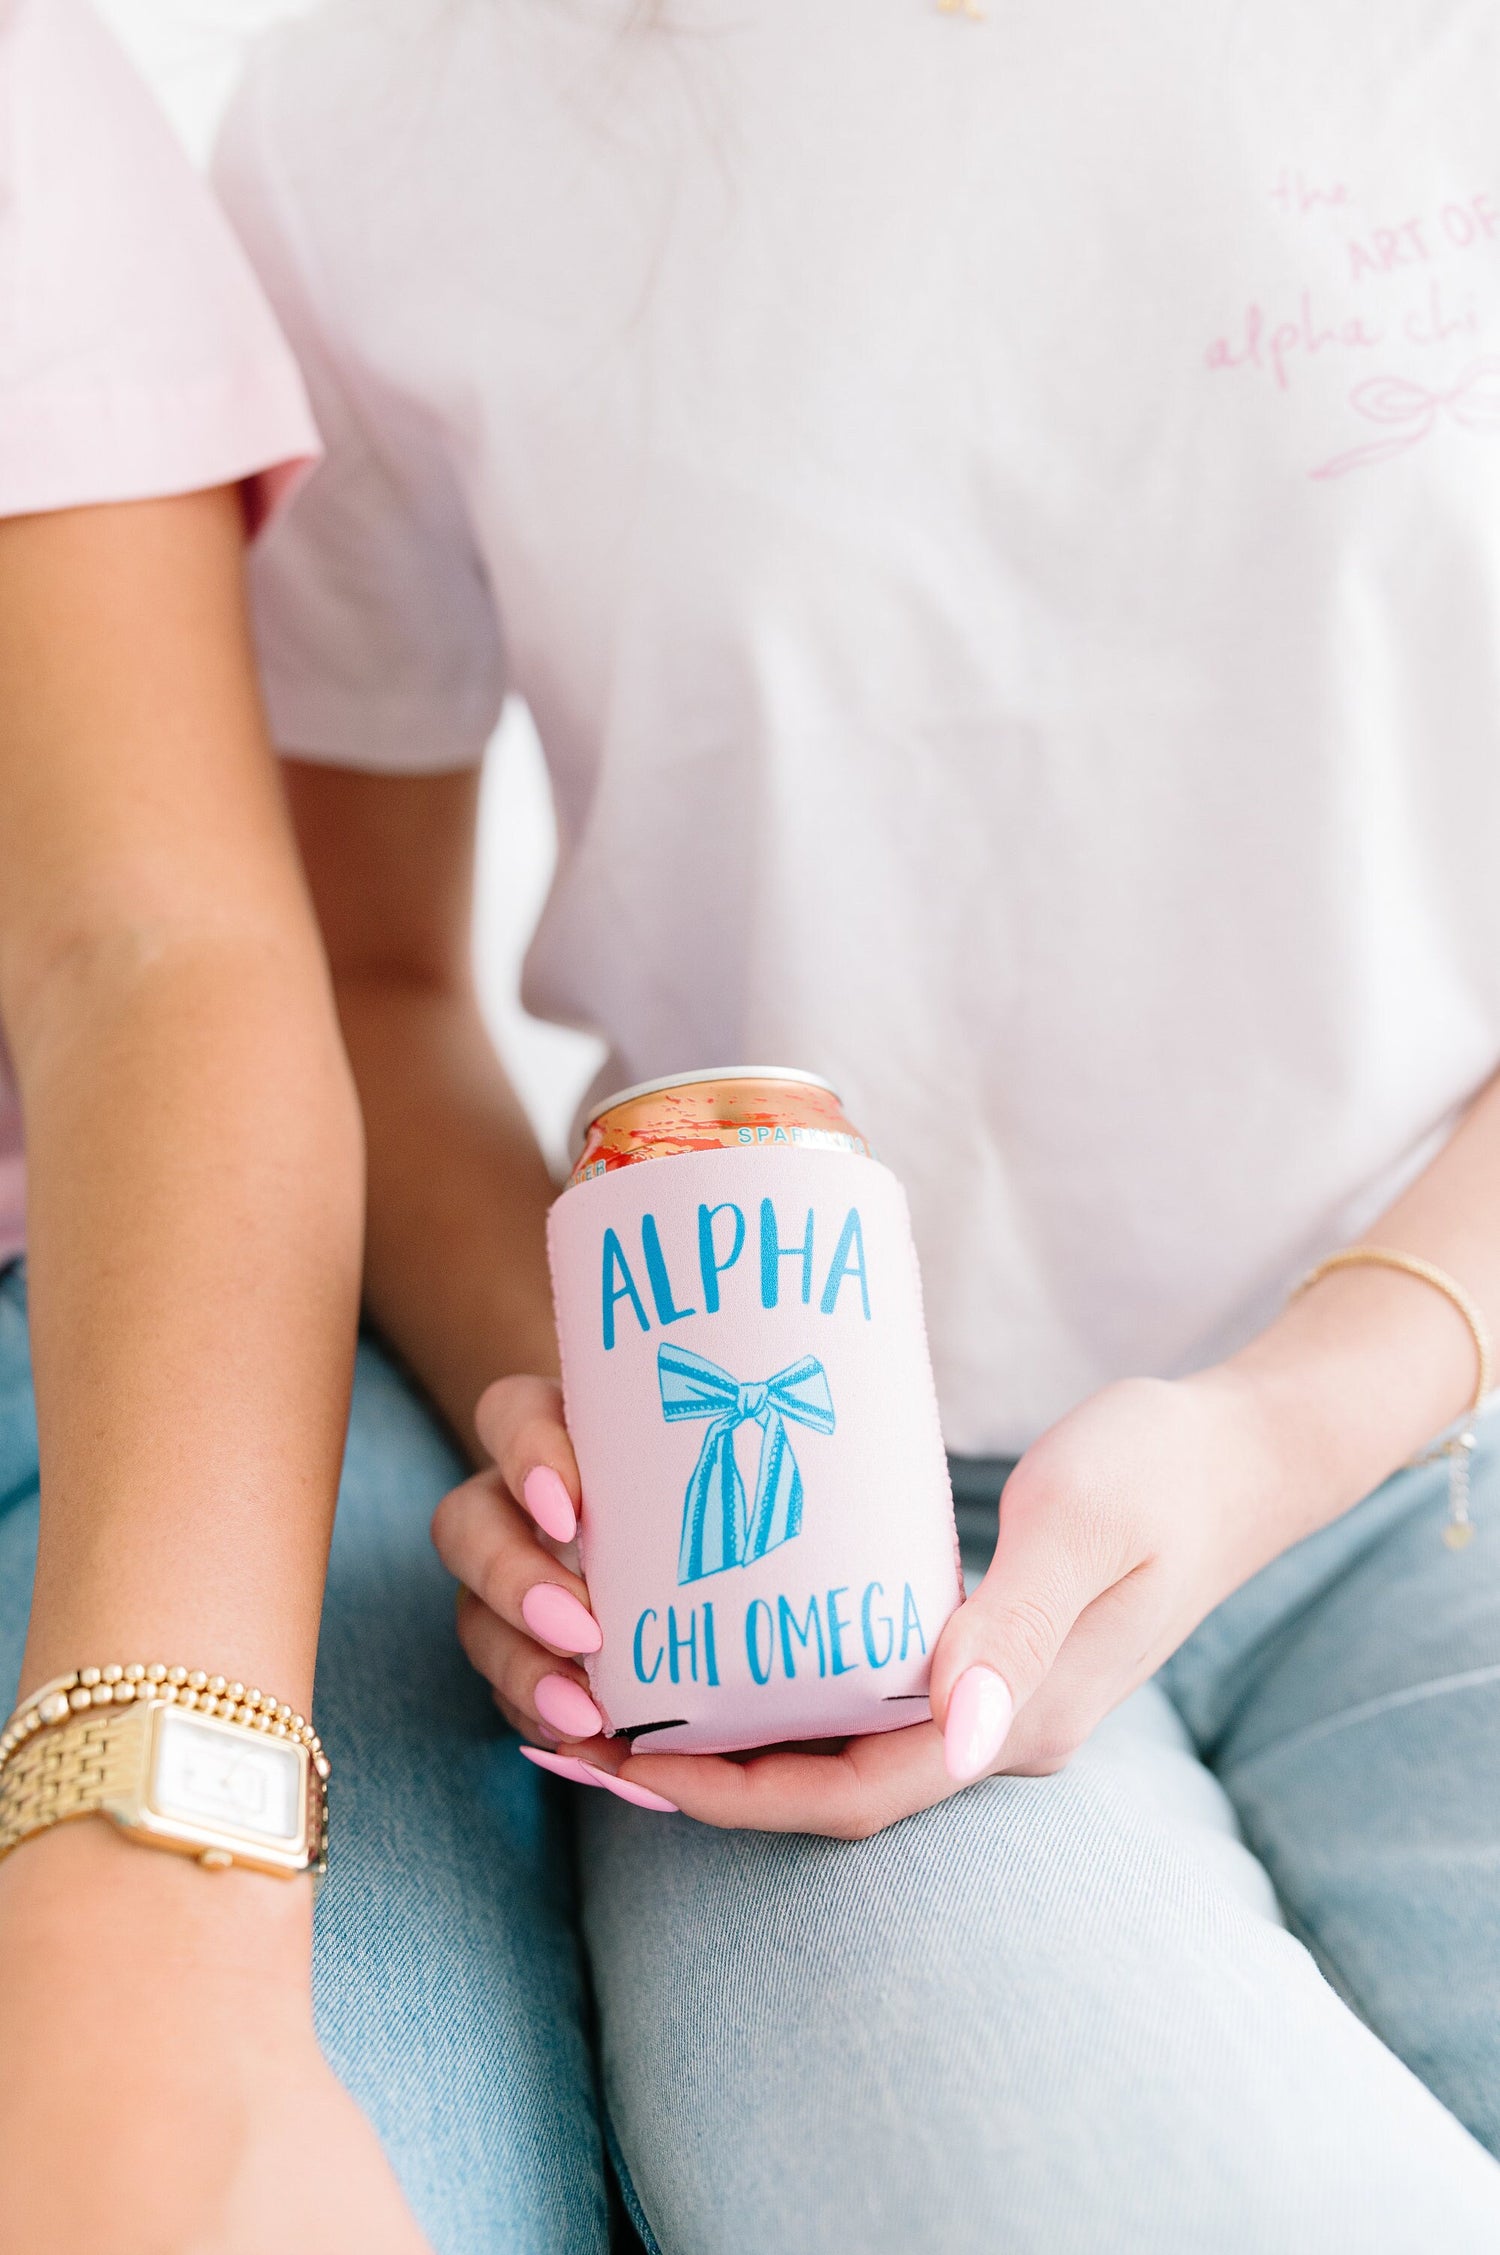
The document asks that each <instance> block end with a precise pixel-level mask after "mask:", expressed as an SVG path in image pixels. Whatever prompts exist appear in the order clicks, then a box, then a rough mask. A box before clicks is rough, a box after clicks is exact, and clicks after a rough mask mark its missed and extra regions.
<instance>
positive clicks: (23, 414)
mask: <svg viewBox="0 0 1500 2255" xmlns="http://www.w3.org/2000/svg"><path fill="white" fill-rule="evenodd" d="M317 450H318V441H317V433H316V431H315V429H314V427H313V421H312V416H311V412H310V410H309V408H308V405H307V399H306V396H305V394H304V391H303V388H302V382H301V378H300V377H299V375H298V373H297V369H296V366H295V364H294V362H293V360H292V357H291V354H290V352H289V351H288V349H287V347H286V345H285V343H284V342H283V340H282V338H281V335H280V332H279V331H278V329H277V327H276V324H275V321H274V319H273V318H272V315H271V313H270V311H269V309H268V308H267V306H266V304H265V301H264V299H263V298H262V296H261V294H260V291H259V288H258V286H257V285H256V282H255V280H254V278H253V276H252V275H251V273H250V270H249V268H248V266H247V264H246V262H245V258H244V255H243V253H242V252H241V250H240V248H239V245H238V243H237V242H236V241H235V238H234V237H233V235H232V234H231V232H230V230H229V228H228V226H227V224H226V223H225V221H224V219H223V217H222V215H221V214H220V212H219V209H218V207H217V205H216V204H215V203H214V201H213V198H212V196H211V195H210V193H209V191H208V189H207V187H206V186H205V185H204V184H203V182H202V181H201V180H200V179H199V178H198V176H197V174H196V173H195V172H194V171H193V168H192V166H191V164H190V163H189V162H188V159H187V157H186V156H185V155H184V154H183V152H182V150H181V149H180V148H179V146H178V144H177V142H176V140H175V139H174V137H173V135H172V133H171V131H170V129H169V128H168V126H167V125H166V123H165V122H164V120H163V119H162V118H161V116H160V115H159V113H158V111H157V109H156V106H155V103H154V102H153V100H152V97H151V95H150V94H149V93H148V91H147V90H146V88H145V87H144V86H143V85H142V84H141V82H140V80H139V79H138V78H137V76H136V74H135V72H134V71H133V69H132V68H131V66H130V64H129V63H128V62H127V61H126V59H125V57H124V56H123V55H122V54H121V52H120V50H119V49H118V47H117V46H116V45H115V43H114V41H113V40H112V39H111V37H110V36H109V34H108V33H107V32H106V31H105V30H104V28H103V26H102V25H101V24H100V23H99V22H98V21H97V19H96V18H95V17H94V16H93V15H92V14H91V13H90V12H89V10H88V8H87V7H86V6H85V5H84V4H83V0H0V516H18V515H21V514H24V513H27V512H30V511H33V510H43V509H64V508H71V507H77V506H80V505H83V504H86V503H90V502H108V501H131V500H143V499H147V498H149V497H151V496H154V495H158V494H170V493H190V492H194V491H196V490H198V489H200V488H202V487H207V486H214V485H225V484H229V483H231V482H233V481H236V480H244V481H245V490H246V510H247V518H248V521H249V523H250V525H251V528H252V529H254V528H255V527H257V526H258V525H259V524H260V523H262V522H263V521H265V519H266V518H267V516H268V515H269V514H270V512H271V511H272V510H273V509H274V508H275V507H276V506H277V505H278V504H279V502H280V501H281V499H282V498H283V497H284V496H285V494H286V493H287V491H288V489H289V487H290V485H291V484H292V483H293V482H294V480H295V478H296V476H297V474H298V472H299V470H300V469H301V468H302V467H303V466H305V465H306V464H307V463H308V462H310V461H311V460H312V458H313V457H314V456H315V455H316V453H317ZM20 1154H21V1122H20V1111H19V1107H18V1104H17V1100H16V1095H15V1089H14V1084H13V1081H12V1078H11V1076H10V1073H9V1071H8V1068H7V1065H6V1061H5V1058H4V1053H3V1051H0V1260H5V1259H7V1258H9V1257H10V1256H11V1255H13V1254H14V1253H15V1252H17V1251H18V1250H19V1249H20V1247H21V1243H22V1239H23V1185H22V1164H21V1155H20Z"/></svg>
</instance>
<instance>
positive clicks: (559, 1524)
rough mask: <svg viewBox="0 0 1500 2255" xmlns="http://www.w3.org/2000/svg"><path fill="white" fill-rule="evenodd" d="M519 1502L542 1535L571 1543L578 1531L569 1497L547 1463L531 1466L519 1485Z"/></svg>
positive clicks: (576, 1518)
mask: <svg viewBox="0 0 1500 2255" xmlns="http://www.w3.org/2000/svg"><path fill="white" fill-rule="evenodd" d="M521 1500H522V1502H523V1503H524V1504H525V1506H526V1508H527V1510H528V1511H529V1512H530V1513H531V1516H532V1518H533V1519H534V1520H535V1521H536V1523H537V1525H538V1526H539V1527H540V1528H541V1530H542V1533H543V1534H544V1535H550V1536H551V1537H552V1540H553V1541H554V1542H571V1541H572V1540H573V1537H574V1536H575V1535H576V1534H577V1532H578V1514H577V1512H576V1511H575V1510H574V1509H573V1498H572V1497H571V1496H570V1495H569V1493H568V1491H567V1489H566V1488H565V1487H564V1486H563V1483H562V1480H561V1478H560V1477H559V1475H558V1474H557V1473H556V1472H554V1471H553V1469H552V1467H551V1465H550V1464H534V1465H533V1466H532V1468H531V1470H530V1471H529V1472H528V1473H527V1475H526V1477H525V1479H524V1480H523V1481H522V1482H521Z"/></svg>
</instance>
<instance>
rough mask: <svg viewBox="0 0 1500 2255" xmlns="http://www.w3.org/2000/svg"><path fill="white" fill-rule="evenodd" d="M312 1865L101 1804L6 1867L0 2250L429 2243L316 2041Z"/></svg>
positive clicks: (2, 1886)
mask: <svg viewBox="0 0 1500 2255" xmlns="http://www.w3.org/2000/svg"><path fill="white" fill-rule="evenodd" d="M310 1931H311V1890H310V1888H309V1887H308V1885H307V1883H306V1882H305V1881H297V1882H294V1883H288V1882H286V1881H282V1880H275V1879H263V1878H260V1877H259V1876H258V1875H256V1874H254V1873H250V1872H238V1871H229V1872H222V1873H208V1872H204V1871H200V1870H199V1869H198V1868H197V1867H196V1866H195V1865H193V1864H191V1863H189V1862H187V1861H186V1860H185V1859H183V1858H179V1857H176V1856H171V1855H164V1854H160V1853H158V1852H156V1851H154V1850H150V1849H143V1848H139V1847H137V1846H135V1845H134V1844H133V1843H131V1842H130V1841H126V1840H121V1839H120V1838H119V1837H118V1836H117V1835H116V1834H114V1833H113V1832H112V1831H111V1829H110V1827H109V1826H108V1825H107V1824H105V1823H104V1822H102V1821H101V1820H99V1819H97V1818H90V1819H86V1820H84V1821H82V1822H80V1823H77V1824H72V1825H63V1826H59V1827H58V1828H57V1830H56V1831H54V1832H50V1833H47V1834H46V1835H44V1836H43V1837H41V1838H39V1839H37V1840H33V1841H29V1842H27V1843H26V1844H25V1845H24V1846H23V1847H21V1848H19V1849H17V1850H16V1851H15V1853H14V1854H13V1855H11V1856H9V1857H8V1858H7V1859H6V1861H5V1863H4V1864H3V1865H0V1997H3V1998H4V2000H5V2002H4V2010H3V2012H0V2247H3V2248H6V2249H15V2250H16V2251H17V2255H20V2251H21V2250H22V2249H24V2250H25V2255H79V2250H80V2249H83V2248H101V2249H102V2248H108V2250H109V2255H188V2251H189V2250H191V2251H192V2255H270V2251H271V2250H274V2249H281V2248H289V2247H293V2246H298V2245H300V2244H302V2243H303V2242H304V2241H306V2242H307V2243H308V2244H309V2245H313V2244H316V2245H317V2246H318V2247H320V2248H323V2249H326V2250H328V2255H426V2249H427V2243H426V2241H425V2240H424V2239H423V2238H422V2236H421V2234H420V2232H419V2231H418V2229H417V2227H416V2224H415V2223H414V2222H413V2220H412V2217H411V2214H410V2212H409V2210H408V2209H407V2206H406V2203H405V2201H404V2200H403V2199H402V2196H401V2192H400V2189H399V2187H398V2186H397V2184H396V2181H395V2178H394V2177H393V2176H392V2174H391V2171H390V2168H389V2165H388V2164H387V2162H386V2160H385V2157H384V2155H383V2154H382V2152H381V2150H380V2146H379V2144H378V2142H377V2140H376V2137H375V2134H374V2132H373V2130H372V2129H371V2128H370V2126H369V2124H368V2123H367V2122H366V2121H365V2120H364V2118H363V2116H362V2115H361V2114H360V2112H359V2109H358V2108H357V2107H356V2105H355V2104H354V2101H353V2100H352V2099H351V2098H350V2097H349V2095H348V2093H347V2092H346V2091H345V2090H344V2089H343V2087H342V2086H341V2085H340V2084H339V2083H338V2081H337V2080H336V2079H335V2077H334V2076H333V2074H332V2073H331V2071H330V2070H329V2068H328V2066H327V2065H326V2064H325V2062H324V2060H323V2058H322V2055H321V2053H320V2052H319V2050H318V2047H317V2042H316V2039H315V2037H314V2034H313V2026H312V2012H311V2007H310V2003H309V1995H308V1959H309V1950H310Z"/></svg>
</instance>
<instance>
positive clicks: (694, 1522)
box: [548, 1148, 962, 1753]
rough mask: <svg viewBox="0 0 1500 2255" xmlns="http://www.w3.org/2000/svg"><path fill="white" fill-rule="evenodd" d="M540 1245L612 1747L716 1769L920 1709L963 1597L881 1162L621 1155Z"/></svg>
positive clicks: (899, 1233)
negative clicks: (732, 1757) (615, 1743)
mask: <svg viewBox="0 0 1500 2255" xmlns="http://www.w3.org/2000/svg"><path fill="white" fill-rule="evenodd" d="M548 1254H549V1258H550V1262H551V1268H552V1288H553V1298H554V1304H555V1308H556V1315H557V1329H558V1340H559V1346H560V1351H561V1357H562V1376H563V1393H564V1399H565V1403H566V1411H567V1419H568V1426H569V1430H570V1432H571V1434H572V1438H573V1445H574V1447H575V1449H576V1450H577V1454H578V1465H579V1471H580V1474H581V1477H582V1487H583V1505H582V1511H581V1513H580V1519H579V1538H578V1539H579V1558H580V1564H581V1567H582V1570H583V1573H584V1576H585V1578H586V1580H587V1582H588V1587H589V1598H590V1602H591V1604H592V1606H593V1610H594V1613H595V1615H596V1617H597V1619H598V1621H599V1625H600V1628H601V1630H602V1632H603V1644H602V1646H601V1649H600V1650H599V1651H598V1652H597V1653H595V1654H593V1655H592V1656H591V1657H590V1658H589V1659H588V1660H587V1661H586V1663H585V1665H586V1667H587V1670H588V1676H589V1683H590V1688H591V1690H592V1692H593V1695H594V1699H595V1701H596V1703H597V1704H598V1706H599V1707H600V1709H601V1711H602V1712H603V1715H604V1717H605V1727H606V1729H607V1730H608V1732H609V1733H610V1735H611V1736H614V1735H617V1734H623V1735H625V1736H627V1737H629V1738H631V1739H632V1740H634V1741H636V1742H637V1743H642V1742H644V1743H643V1750H645V1747H649V1748H650V1750H651V1751H653V1752H654V1751H658V1750H661V1751H665V1750H666V1749H668V1748H678V1749H681V1750H684V1751H687V1752H692V1753H727V1752H731V1751H734V1750H737V1749H741V1748H748V1747H754V1746H765V1745H774V1744H777V1743H780V1742H782V1741H785V1740H796V1739H807V1738H824V1737H845V1736H853V1735H857V1734H864V1733H868V1732H874V1731H885V1730H897V1729H900V1728H901V1727H903V1726H904V1725H906V1724H908V1723H912V1722H917V1721H921V1720H923V1719H925V1718H926V1716H927V1715H928V1713H929V1708H928V1703H927V1683H928V1669H929V1665H930V1661H931V1655H932V1650H933V1646H934V1644H935V1643H936V1640H937V1637H938V1633H939V1631H940V1630H941V1629H942V1626H943V1624H944V1622H945V1621H946V1620H947V1619H948V1618H949V1616H950V1615H951V1614H952V1613H953V1611H954V1610H955V1608H956V1607H957V1606H958V1604H959V1603H960V1602H961V1597H962V1582H961V1575H960V1569H959V1563H958V1539H957V1533H956V1530H955V1527H954V1520H953V1497H952V1490H951V1487H950V1485H949V1480H948V1466H947V1458H946V1456H945V1453H944V1449H943V1440H942V1432H941V1428H940V1426H939V1422H938V1410H937V1398H936V1394H935V1391H934V1388H933V1382H932V1369H931V1364H930V1361H929V1358H928V1351H927V1335H926V1328H925V1325H924V1322H923V1317H922V1296H921V1283H920V1279H919V1275H918V1270H917V1257H916V1249H915V1247H914V1245H913V1242H912V1234H911V1221H910V1216H909V1214H908V1211H907V1205H906V1197H905V1194H904V1192H903V1191H902V1188H901V1185H900V1184H899V1182H898V1181H897V1180H896V1177H895V1176H894V1175H893V1174H892V1173H891V1172H890V1170H889V1168H887V1167H884V1166H882V1165H881V1164H880V1163H879V1162H878V1161H877V1160H875V1159H871V1158H866V1157H862V1156H857V1155H854V1154H850V1153H842V1152H828V1151H806V1152H803V1151H796V1150H792V1151H787V1150H778V1151H776V1152H775V1153H774V1154H773V1153H770V1152H766V1151H757V1150H755V1149H753V1148H752V1149H744V1150H741V1149H736V1148H725V1149H717V1150H709V1151H702V1152H693V1153H688V1154H685V1155H683V1156H681V1157H677V1158H673V1159H670V1160H651V1161H648V1162H647V1163H646V1164H644V1165H639V1166H631V1167H623V1168H620V1169H617V1170H615V1171H613V1172H610V1173H608V1174H604V1175H600V1176H597V1177H595V1178H594V1179H593V1180H591V1181H584V1182H579V1183H577V1184H575V1185H574V1186H573V1187H572V1188H571V1189H569V1190H565V1191H564V1192H563V1194H562V1195H561V1197H560V1198H559V1199H558V1200H557V1201H556V1203H555V1205H554V1206H553V1208H552V1211H551V1215H550V1217H549V1222H548Z"/></svg>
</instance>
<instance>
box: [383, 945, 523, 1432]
mask: <svg viewBox="0 0 1500 2255" xmlns="http://www.w3.org/2000/svg"><path fill="white" fill-rule="evenodd" d="M339 1007H340V1012H341V1016H342V1019H343V1026H344V1036H345V1040H346V1043H347V1045H348V1050H349V1056H350V1059H351V1062H352V1063H353V1066H354V1071H355V1077H356V1080H357V1081H358V1084H359V1091H360V1098H361V1102H362V1105H363V1108H364V1115H365V1128H366V1137H367V1142H368V1150H369V1211H368V1222H367V1248H366V1271H365V1274H366V1285H365V1289H366V1298H367V1301H368V1304H369V1306H370V1309H371V1312H372V1313H373V1315H374V1316H375V1318H376V1321H377V1322H378V1323H379V1325H380V1327H381V1329H382V1331H383V1332H384V1333H385V1335H386V1336H387V1337H388V1338H389V1339H390V1340H391V1342H392V1343H393V1345H394V1346H395V1347H396V1348H397V1349H398V1350H399V1351H400V1353H401V1354H402V1355H403V1356H404V1357H405V1359H406V1360H407V1361H408V1362H409V1364H410V1365H411V1367H412V1369H413V1370H414V1371H415V1372H416V1374H417V1376H418V1377H419V1378H420V1379H421V1381H422V1383H423V1384H424V1386H426V1388H427V1390H428V1391H429V1393H430V1394H431V1395H432V1398H433V1400H434V1401H435V1402H436V1403H437V1404H438V1406H439V1408H440V1409H441V1410H442V1411H443V1413H444V1415H445V1416H446V1418H447V1419H448V1422H449V1424H450V1425H451V1426H452V1428H453V1431H454V1433H455V1434H456V1435H457V1436H458V1437H459V1439H460V1441H461V1443H462V1445H463V1446H464V1447H465V1448H466V1449H467V1450H469V1451H470V1453H471V1454H473V1455H475V1456H476V1457H477V1455H478V1454H479V1449H478V1442H477V1437H476V1435H475V1432H474V1425H473V1412H474V1405H475V1403H476V1402H477V1400H478V1399H479V1396H480V1394H481V1393H482V1392H483V1391H484V1388H485V1387H486V1386H487V1385H488V1384H489V1382H490V1381H491V1380H492V1379H494V1378H499V1377H503V1376H505V1375H506V1374H507V1373H509V1372H512V1371H541V1372H547V1373H550V1372H551V1371H552V1370H553V1369H554V1368H555V1363H556V1352H557V1350H556V1345H555V1341H554V1337H553V1330H552V1315H551V1293H550V1289H549V1286H548V1282H547V1266H546V1251H545V1231H546V1213H547V1207H548V1204H549V1203H550V1201H551V1198H552V1195H553V1186H552V1183H551V1180H550V1178H549V1176H548V1173H547V1169H546V1166H545V1164H544V1162H543V1160H542V1156H541V1153H540V1151H539V1150H538V1148H537V1144H536V1139H535V1137H534V1136H533V1134H532V1132H531V1128H530V1125H529V1123H528V1122H527V1119H526V1116H525V1113H524V1112H523V1110H522V1108H521V1105H520V1103H519V1102H518V1100H517V1098H516V1096H515V1094H514V1092H513V1091H512V1090H511V1088H510V1086H509V1084H508V1082H507V1081H506V1078H505V1075H504V1072H503V1071H502V1069H501V1065H500V1061H499V1059H498V1058H497V1057H496V1055H495V1052H494V1049H493V1047H492V1046H491V1043H490V1040H489V1036H488V1034H487V1033H486V1031H485V1027H484V1024H483V1021H482V1019H481V1018H480V1015H479V1010H478V1006H477V1004H476V1003H475V1001H474V999H473V997H472V995H471V994H470V993H468V992H467V991H466V989H465V988H464V987H463V986H462V985H460V984H458V983H452V984H448V983H444V982H442V981H433V982H431V983H428V982H424V981H421V980H415V979H402V978H399V977H396V976H391V975H387V974H372V975H370V976H366V977H359V976H353V977H349V978H346V979H343V980H341V981H340V984H339Z"/></svg>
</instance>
